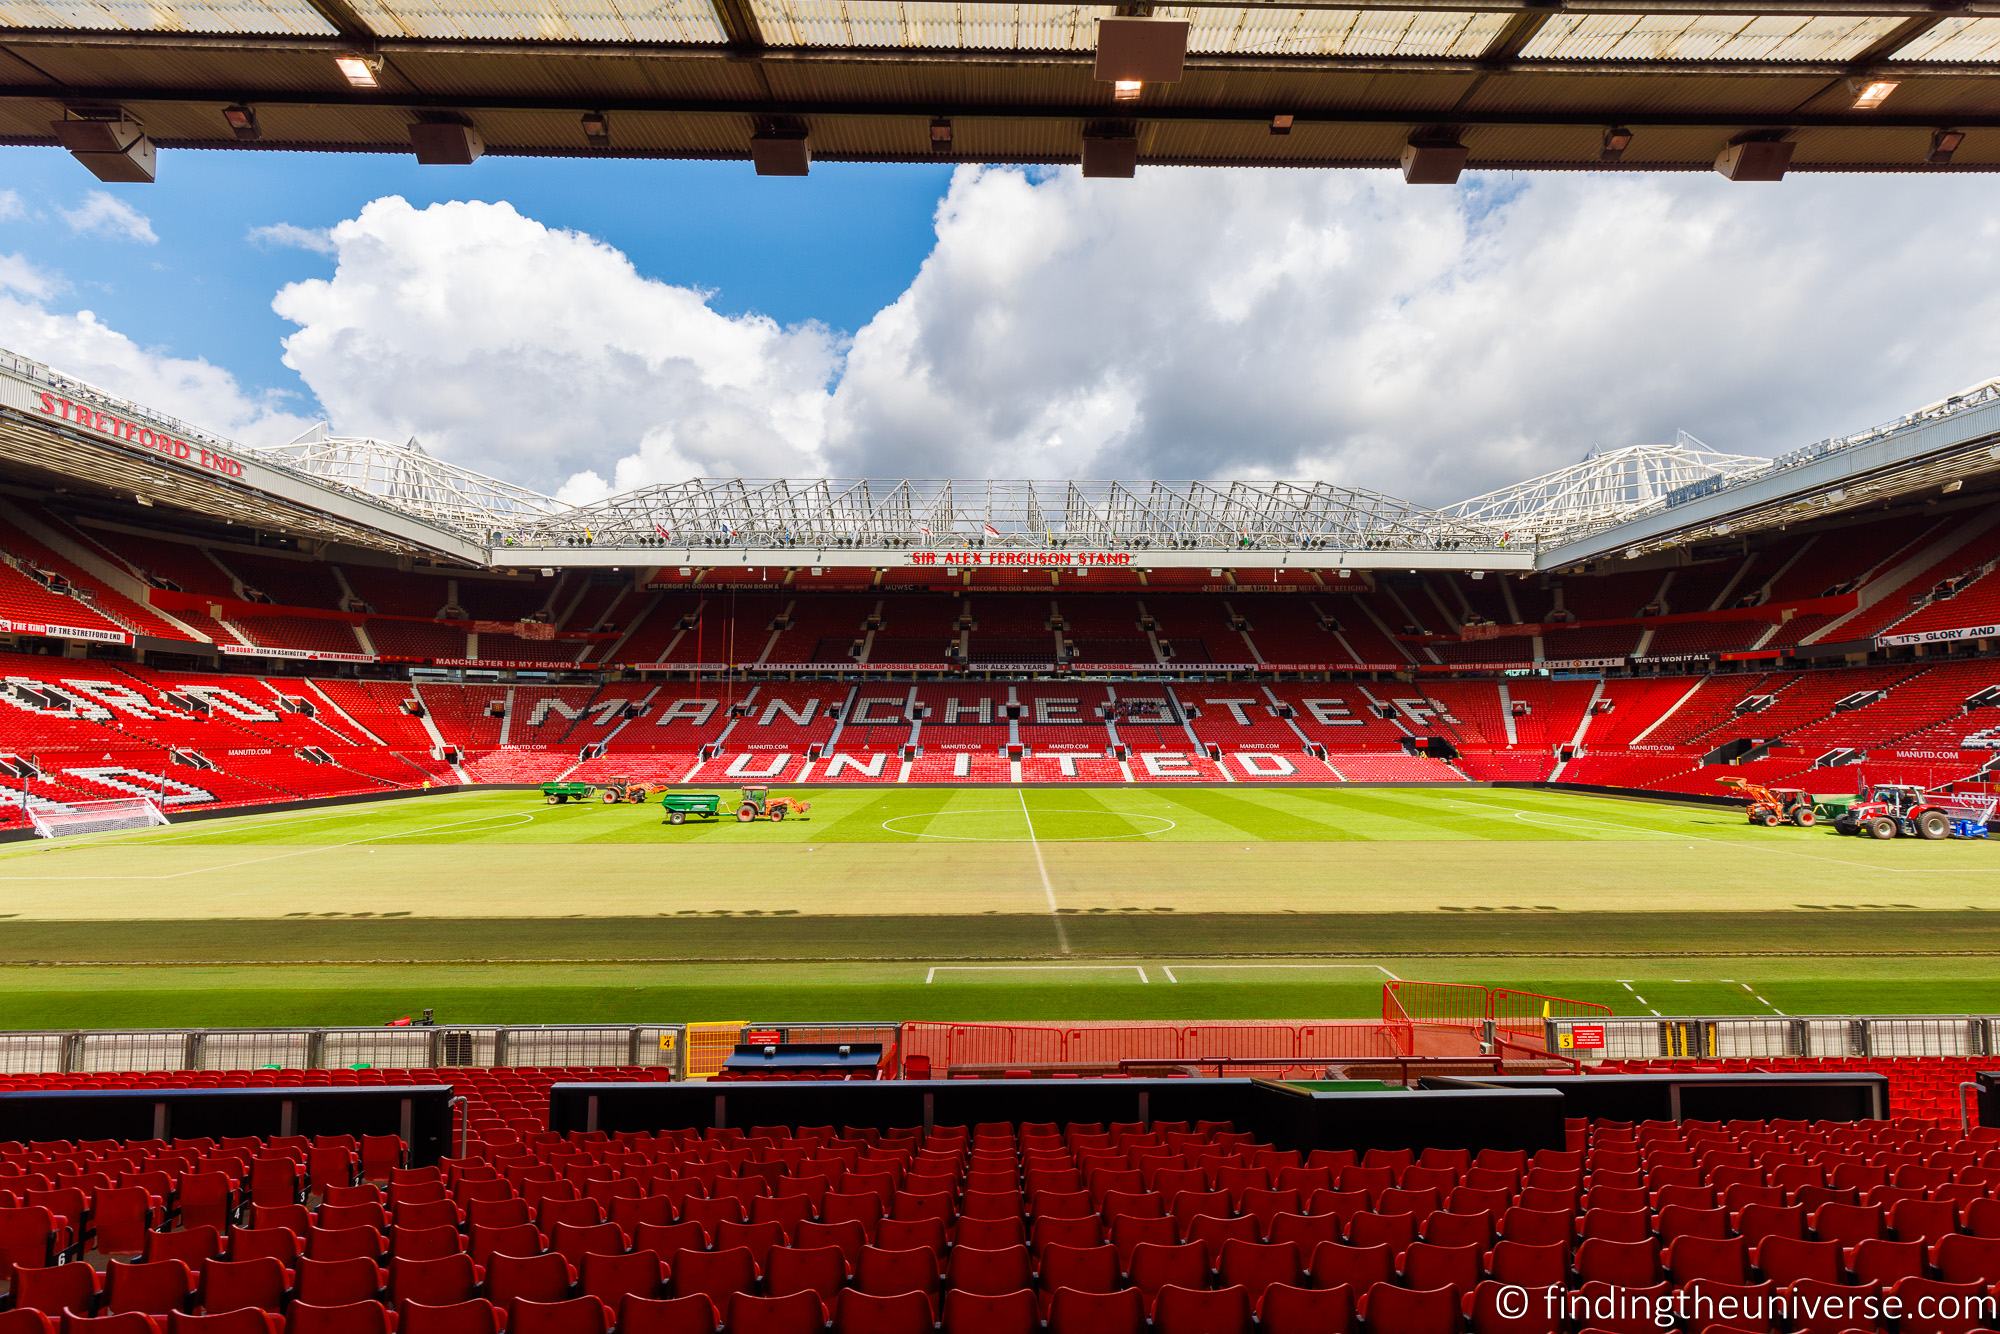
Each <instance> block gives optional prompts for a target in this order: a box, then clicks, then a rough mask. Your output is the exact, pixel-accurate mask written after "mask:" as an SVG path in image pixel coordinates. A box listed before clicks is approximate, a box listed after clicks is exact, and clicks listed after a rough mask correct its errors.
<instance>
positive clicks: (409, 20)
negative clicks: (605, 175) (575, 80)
mask: <svg viewBox="0 0 2000 1334" xmlns="http://www.w3.org/2000/svg"><path fill="white" fill-rule="evenodd" d="M353 4H354V12H355V13H357V14H359V15H360V16H361V20H362V21H363V22H364V23H366V24H367V25H368V27H369V30H370V31H372V32H375V33H377V34H379V35H380V36H383V37H463V38H471V39H486V40H492V41H528V40H532V41H544V42H694V43H701V44H704V45H713V44H717V43H720V42H723V41H725V40H726V39H727V37H728V34H727V33H726V32H724V31H723V27H722V23H721V20H719V19H718V18H717V17H716V15H715V9H714V7H713V6H712V5H709V4H708V3H706V0H353Z"/></svg>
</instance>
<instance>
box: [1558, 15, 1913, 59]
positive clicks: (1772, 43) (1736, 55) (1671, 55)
mask: <svg viewBox="0 0 2000 1334" xmlns="http://www.w3.org/2000/svg"><path fill="white" fill-rule="evenodd" d="M1901 22H1902V20H1901V19H1899V18H1895V17H1892V16H1881V15H1877V16H1874V17H1860V16H1839V17H1825V16H1822V17H1816V18H1815V17H1805V16H1800V15H1763V16H1751V15H1743V14H1557V15H1555V16H1553V17H1551V18H1550V19H1549V21H1548V22H1547V23H1545V24H1543V25H1542V30H1541V31H1540V32H1538V33H1536V34H1535V38H1534V40H1533V41H1531V42H1529V43H1528V45H1527V47H1526V48H1525V49H1524V50H1523V51H1522V55H1524V56H1526V57H1527V58H1529V59H1531V60H1541V59H1546V60H1811V61H1820V60H1846V59H1849V58H1851V57H1853V56H1856V55H1859V54H1860V53H1861V52H1862V51H1864V50H1866V49H1867V48H1868V46H1869V44H1870V43H1872V42H1874V41H1876V40H1878V39H1879V38H1881V37H1884V36H1886V35H1887V34H1889V33H1890V32H1893V31H1894V30H1895V28H1896V26H1897V25H1898V24H1899V23H1901Z"/></svg>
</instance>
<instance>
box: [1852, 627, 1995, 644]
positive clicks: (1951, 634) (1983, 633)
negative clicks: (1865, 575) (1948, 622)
mask: <svg viewBox="0 0 2000 1334" xmlns="http://www.w3.org/2000/svg"><path fill="white" fill-rule="evenodd" d="M1966 639H2000V625H1961V626H1956V627H1954V628H1952V629H1950V630H1921V631H1918V632H1917V633H1916V634H1909V635H1877V636H1876V637H1875V646H1876V647H1877V648H1903V647H1905V646H1906V645H1910V644H1956V643H1958V642H1959V641H1961V640H1966Z"/></svg>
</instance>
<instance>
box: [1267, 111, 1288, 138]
mask: <svg viewBox="0 0 2000 1334" xmlns="http://www.w3.org/2000/svg"><path fill="white" fill-rule="evenodd" d="M1291 132H1292V113H1291V112H1289V111H1281V112H1279V113H1278V114H1277V115H1275V116H1273V117H1271V133H1272V134H1290V133H1291Z"/></svg>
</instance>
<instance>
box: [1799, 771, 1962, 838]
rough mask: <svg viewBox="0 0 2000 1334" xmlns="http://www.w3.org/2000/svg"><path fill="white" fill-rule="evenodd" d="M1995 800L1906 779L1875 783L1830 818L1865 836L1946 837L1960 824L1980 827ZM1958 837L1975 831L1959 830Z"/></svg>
mask: <svg viewBox="0 0 2000 1334" xmlns="http://www.w3.org/2000/svg"><path fill="white" fill-rule="evenodd" d="M1996 805H2000V802H1996V801H1995V799H1994V798H1992V797H1986V796H1954V795H1952V794H1949V793H1941V792H1932V791H1931V790H1929V789H1928V788H1922V787H1917V786H1915V785H1913V784H1908V783H1877V784H1876V785H1875V786H1874V787H1872V788H1869V789H1867V790H1865V791H1864V792H1863V793H1862V795H1861V797H1860V798H1859V799H1858V800H1856V801H1855V803H1854V804H1853V805H1851V806H1849V807H1848V808H1847V809H1846V810H1844V811H1842V812H1841V813H1840V816H1839V818H1838V819H1836V820H1835V821H1834V822H1833V827H1834V829H1835V830H1836V831H1837V832H1839V833H1842V834H1848V835H1858V834H1866V835H1867V836H1868V837H1869V838H1882V839H1887V838H1896V837H1898V836H1901V837H1904V838H1922V839H1932V840H1935V839H1942V838H1950V837H1951V836H1952V835H1953V834H1954V833H1957V832H1958V831H1959V829H1960V827H1961V826H1964V827H1966V828H1968V829H1969V827H1970V826H1971V825H1972V824H1977V825H1979V826H1980V827H1981V828H1982V829H1983V828H1984V827H1985V825H1986V822H1987V821H1988V820H1990V819H1992V818H1993V811H1994V807H1995V806H1996ZM1960 836H1961V837H1976V835H1970V834H1969V833H1968V834H1961V835H1960Z"/></svg>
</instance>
